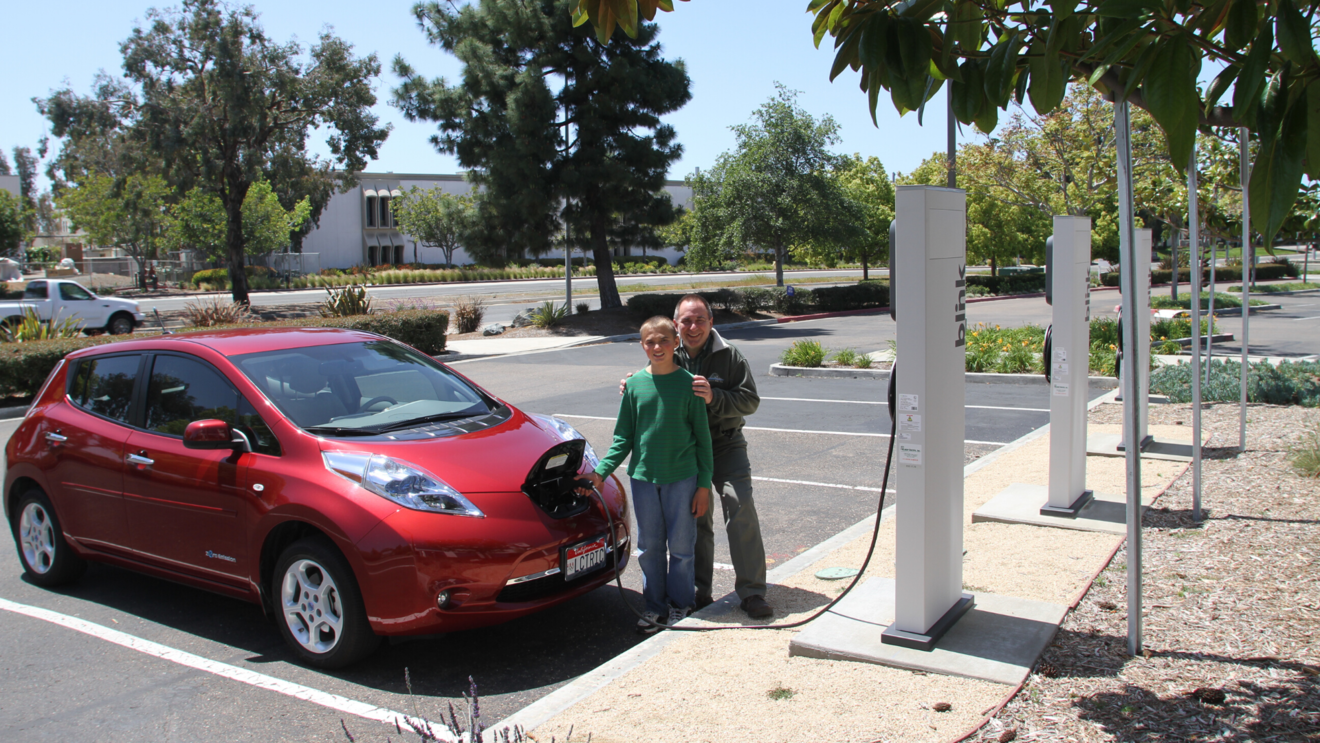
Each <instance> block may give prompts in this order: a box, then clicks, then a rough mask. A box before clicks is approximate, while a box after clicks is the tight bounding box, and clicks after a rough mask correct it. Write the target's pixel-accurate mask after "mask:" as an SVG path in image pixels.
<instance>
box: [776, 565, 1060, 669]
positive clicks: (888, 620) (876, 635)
mask: <svg viewBox="0 0 1320 743" xmlns="http://www.w3.org/2000/svg"><path fill="white" fill-rule="evenodd" d="M1067 613H1068V607H1066V606H1063V605H1061V604H1050V603H1045V602H1043V601H1031V600H1028V599H1019V598H1013V597H1011V596H996V595H994V594H990V593H978V594H976V606H975V607H973V608H972V609H971V611H969V612H967V614H965V615H964V616H963V618H962V619H960V620H958V623H957V624H955V625H953V627H952V628H950V629H949V631H948V633H947V634H945V635H944V637H942V638H941V639H940V641H939V643H937V644H936V646H935V649H934V650H930V651H923V650H912V649H909V648H904V647H899V646H897V645H886V644H883V643H882V642H881V640H880V635H881V633H883V632H884V630H885V628H886V627H888V626H889V625H890V624H892V623H893V621H894V580H893V579H892V578H872V579H870V580H868V581H866V582H865V583H863V584H862V585H860V586H858V587H857V588H856V589H854V590H853V592H852V593H850V594H848V596H847V597H845V598H844V599H843V601H840V602H839V603H838V604H837V605H835V607H834V608H833V609H831V610H830V611H828V612H826V613H825V614H824V615H823V616H821V617H820V618H819V619H817V620H815V621H814V622H812V623H811V624H809V625H807V627H806V629H804V630H802V631H801V632H799V633H798V634H797V635H796V636H795V637H794V638H793V641H792V642H791V643H790V644H789V650H788V654H789V655H790V656H794V655H797V656H803V657H807V658H824V659H826V660H851V661H858V662H862V663H875V664H878V665H883V666H893V667H896V668H906V669H910V670H914V671H925V672H927V673H938V674H943V675H946V676H962V677H964V678H971V679H981V680H984V681H993V682H996V683H1000V684H1018V683H1020V682H1021V681H1022V680H1023V679H1025V678H1026V677H1027V674H1028V673H1030V671H1031V667H1032V666H1033V665H1035V663H1036V659H1037V658H1039V657H1040V654H1041V652H1043V651H1044V650H1045V647H1046V646H1047V645H1049V643H1050V641H1051V640H1052V639H1054V633H1055V631H1056V630H1058V628H1059V624H1060V623H1061V622H1062V621H1063V617H1064V615H1065V614H1067Z"/></svg>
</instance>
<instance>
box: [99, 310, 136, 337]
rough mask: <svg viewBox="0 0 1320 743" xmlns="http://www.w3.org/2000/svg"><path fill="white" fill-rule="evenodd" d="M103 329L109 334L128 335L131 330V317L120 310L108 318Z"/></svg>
mask: <svg viewBox="0 0 1320 743" xmlns="http://www.w3.org/2000/svg"><path fill="white" fill-rule="evenodd" d="M105 329H106V332H108V333H109V334H110V335H129V334H130V333H132V332H133V318H131V317H129V316H128V315H125V314H124V313H122V312H121V313H119V314H118V315H115V316H114V317H112V318H110V322H108V323H106V326H105Z"/></svg>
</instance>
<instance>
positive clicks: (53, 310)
mask: <svg viewBox="0 0 1320 743" xmlns="http://www.w3.org/2000/svg"><path fill="white" fill-rule="evenodd" d="M29 308H30V309H32V310H34V311H35V312H36V313H37V317H39V318H41V319H42V320H46V321H49V320H50V319H51V318H52V317H54V318H55V319H56V320H66V319H69V318H73V319H75V320H77V321H78V322H80V323H82V326H83V329H84V330H87V331H91V332H96V331H98V330H101V331H105V332H107V333H110V334H112V335H125V334H127V333H132V332H133V328H135V327H137V326H138V325H140V324H142V322H143V321H144V320H146V316H145V315H143V314H142V311H141V310H140V309H138V303H137V302H134V301H131V300H128V299H115V298H113V297H101V296H97V295H96V294H94V293H92V292H91V291H88V290H87V289H86V288H85V287H83V285H82V284H79V283H78V282H76V281H69V280H68V279H38V280H36V281H29V282H28V284H27V288H26V289H24V290H23V298H22V299H20V300H19V301H17V302H0V323H5V324H11V323H17V322H19V321H20V320H22V319H23V313H24V312H26V311H28V309H29Z"/></svg>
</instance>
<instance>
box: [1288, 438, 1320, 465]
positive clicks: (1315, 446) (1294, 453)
mask: <svg viewBox="0 0 1320 743" xmlns="http://www.w3.org/2000/svg"><path fill="white" fill-rule="evenodd" d="M1288 458H1289V461H1291V462H1292V466H1293V469H1295V470H1297V474H1299V475H1301V476H1303V477H1320V426H1313V427H1311V428H1310V429H1308V430H1307V431H1304V432H1303V433H1302V439H1301V441H1299V442H1297V444H1296V445H1295V446H1292V447H1290V448H1289V450H1288Z"/></svg>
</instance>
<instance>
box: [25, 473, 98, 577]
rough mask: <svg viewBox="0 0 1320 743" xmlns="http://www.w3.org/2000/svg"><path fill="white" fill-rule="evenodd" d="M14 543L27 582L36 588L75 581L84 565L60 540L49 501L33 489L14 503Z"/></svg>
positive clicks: (60, 535)
mask: <svg viewBox="0 0 1320 743" xmlns="http://www.w3.org/2000/svg"><path fill="white" fill-rule="evenodd" d="M12 526H13V529H14V542H15V543H16V544H17V545H18V558H19V559H20V560H22V562H23V570H24V574H25V575H26V576H27V578H28V580H30V581H32V582H33V583H35V584H37V585H39V586H46V587H50V586H59V585H63V584H65V583H70V582H72V581H75V580H77V579H78V577H79V576H81V575H82V574H83V571H84V570H86V569H87V563H86V562H85V561H84V560H83V559H82V558H81V557H79V556H78V555H77V554H75V553H74V551H73V548H72V547H70V546H69V543H68V542H67V541H65V539H64V532H63V530H61V529H60V522H59V519H58V518H57V517H56V516H55V509H54V508H52V507H51V505H50V500H49V499H48V498H47V497H46V494H45V493H43V492H42V491H41V490H40V489H37V488H33V489H31V490H29V491H27V492H26V493H24V494H23V497H21V498H19V500H18V508H16V509H15V510H14V521H13V524H12Z"/></svg>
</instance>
